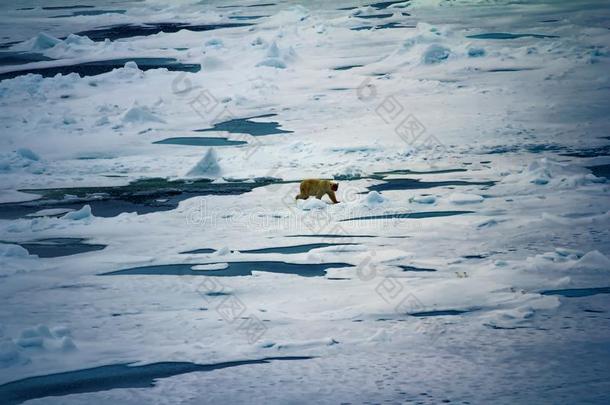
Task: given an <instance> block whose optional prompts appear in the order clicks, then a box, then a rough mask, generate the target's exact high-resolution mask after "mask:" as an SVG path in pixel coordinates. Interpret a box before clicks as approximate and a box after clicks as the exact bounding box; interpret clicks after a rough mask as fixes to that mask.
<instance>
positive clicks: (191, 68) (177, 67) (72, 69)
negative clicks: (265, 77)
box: [0, 58, 201, 80]
mask: <svg viewBox="0 0 610 405" xmlns="http://www.w3.org/2000/svg"><path fill="white" fill-rule="evenodd" d="M129 61H134V62H136V63H137V64H138V67H139V68H140V69H141V70H149V69H159V68H165V69H167V70H171V71H181V72H199V71H200V70H201V65H199V64H193V63H179V62H177V61H176V59H173V58H133V59H128V58H125V59H112V60H102V61H96V62H86V63H78V64H75V65H64V66H53V67H44V68H32V69H24V70H17V71H13V72H6V73H0V80H4V79H12V78H14V77H17V76H23V75H26V74H29V73H34V74H39V75H42V76H43V77H53V76H55V75H56V74H58V73H59V74H62V75H67V74H70V73H78V74H79V75H80V76H83V77H84V76H96V75H99V74H102V73H108V72H110V71H112V70H113V69H118V68H122V67H123V66H125V63H127V62H129Z"/></svg>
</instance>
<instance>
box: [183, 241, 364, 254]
mask: <svg viewBox="0 0 610 405" xmlns="http://www.w3.org/2000/svg"><path fill="white" fill-rule="evenodd" d="M349 245H357V243H308V244H304V245H295V246H274V247H268V248H261V249H250V250H240V252H241V253H283V254H295V253H306V252H309V251H310V250H313V249H318V248H322V247H328V246H349ZM214 252H215V250H214V249H209V248H202V249H195V250H189V251H187V252H181V253H182V254H196V253H206V254H209V253H214Z"/></svg>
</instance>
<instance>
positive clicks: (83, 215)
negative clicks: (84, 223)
mask: <svg viewBox="0 0 610 405" xmlns="http://www.w3.org/2000/svg"><path fill="white" fill-rule="evenodd" d="M91 217H93V215H92V214H91V206H90V205H89V204H86V205H83V207H82V208H81V209H80V210H78V211H72V212H68V213H67V214H66V215H64V216H63V217H62V218H63V219H70V220H73V221H80V220H82V219H88V218H91Z"/></svg>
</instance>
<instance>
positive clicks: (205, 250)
mask: <svg viewBox="0 0 610 405" xmlns="http://www.w3.org/2000/svg"><path fill="white" fill-rule="evenodd" d="M215 251H216V249H210V248H201V249H195V250H188V251H186V252H180V254H183V255H186V254H210V253H214V252H215Z"/></svg>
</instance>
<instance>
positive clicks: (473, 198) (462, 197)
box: [449, 193, 484, 205]
mask: <svg viewBox="0 0 610 405" xmlns="http://www.w3.org/2000/svg"><path fill="white" fill-rule="evenodd" d="M483 200H484V198H483V197H481V196H480V195H477V194H465V193H453V194H451V195H450V196H449V201H450V202H451V203H453V204H458V205H460V204H476V203H480V202H482V201H483Z"/></svg>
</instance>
